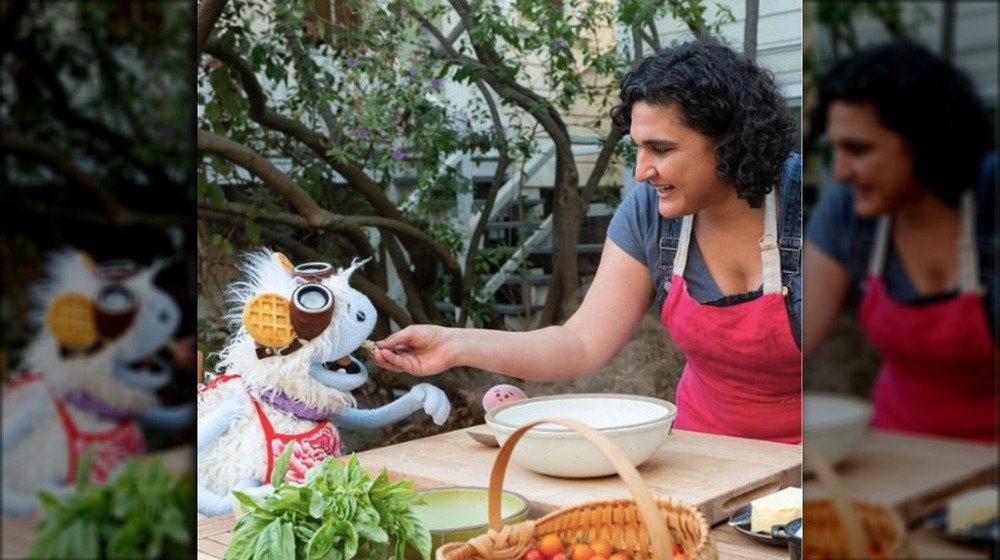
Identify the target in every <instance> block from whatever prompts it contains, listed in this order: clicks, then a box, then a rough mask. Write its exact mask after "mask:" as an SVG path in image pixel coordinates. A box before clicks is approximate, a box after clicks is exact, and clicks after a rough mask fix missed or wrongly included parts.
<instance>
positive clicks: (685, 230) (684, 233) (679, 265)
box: [674, 214, 694, 278]
mask: <svg viewBox="0 0 1000 560" xmlns="http://www.w3.org/2000/svg"><path fill="white" fill-rule="evenodd" d="M693 225H694V214H688V215H686V216H684V217H683V218H681V234H680V242H679V243H678V244H677V253H676V254H675V255H674V274H676V275H678V276H680V277H681V278H683V277H684V268H685V267H686V266H687V261H688V247H689V246H690V245H691V227H692V226H693Z"/></svg>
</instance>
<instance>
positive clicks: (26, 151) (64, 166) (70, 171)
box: [0, 131, 133, 225]
mask: <svg viewBox="0 0 1000 560" xmlns="http://www.w3.org/2000/svg"><path fill="white" fill-rule="evenodd" d="M0 148H3V151H7V152H11V153H15V154H21V155H24V156H27V157H29V158H31V159H33V160H35V161H37V162H39V163H41V164H43V165H45V166H46V167H48V168H50V169H52V170H53V171H55V172H56V173H58V174H59V175H62V176H63V177H64V178H66V179H67V180H68V181H69V182H70V183H73V184H75V185H77V186H79V187H81V188H83V189H84V190H85V191H87V192H89V193H90V194H91V195H93V197H94V198H95V199H96V200H97V203H98V204H99V205H100V206H101V208H102V209H103V210H104V215H105V216H107V218H108V220H109V221H110V222H111V223H112V224H117V225H124V224H125V223H128V222H130V221H131V220H132V218H133V217H132V216H131V213H130V212H129V211H128V209H126V208H125V207H123V206H121V205H120V204H118V201H117V200H115V198H114V197H113V196H111V193H109V192H108V191H107V189H105V188H104V186H103V185H101V184H99V183H98V182H97V181H95V180H94V179H93V178H91V177H90V176H89V175H87V174H86V173H84V172H83V171H82V170H81V169H80V168H78V167H77V166H75V165H73V163H72V162H70V161H69V160H67V159H65V158H64V157H62V156H61V155H60V154H58V153H56V152H55V151H54V150H52V149H50V148H49V147H48V146H47V145H45V144H42V143H41V142H38V141H35V140H33V139H31V138H28V137H26V136H23V135H20V134H17V133H12V132H3V131H0Z"/></svg>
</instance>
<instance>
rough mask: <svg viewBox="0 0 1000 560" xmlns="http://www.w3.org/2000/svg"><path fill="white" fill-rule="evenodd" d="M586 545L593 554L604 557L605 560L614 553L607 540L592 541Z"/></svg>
mask: <svg viewBox="0 0 1000 560" xmlns="http://www.w3.org/2000/svg"><path fill="white" fill-rule="evenodd" d="M588 544H589V545H590V548H592V549H594V554H595V555H597V556H604V557H605V558H607V557H609V556H611V555H612V554H613V553H614V551H615V550H614V548H613V547H612V546H611V543H609V542H608V540H607V539H594V540H592V541H590V542H589V543H588Z"/></svg>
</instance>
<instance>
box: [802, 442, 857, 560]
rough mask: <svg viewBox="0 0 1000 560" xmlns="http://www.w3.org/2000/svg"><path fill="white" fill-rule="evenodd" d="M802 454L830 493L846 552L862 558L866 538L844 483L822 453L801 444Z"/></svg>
mask: <svg viewBox="0 0 1000 560" xmlns="http://www.w3.org/2000/svg"><path fill="white" fill-rule="evenodd" d="M802 454H803V457H804V458H805V459H806V460H807V461H809V464H810V465H812V468H813V470H814V471H816V477H817V479H818V480H819V483H820V485H822V486H825V487H826V490H827V493H828V494H829V495H830V500H831V502H832V503H833V511H834V512H835V513H836V516H837V517H839V518H840V523H841V526H842V527H843V528H844V534H845V540H846V544H847V552H848V554H850V555H851V558H864V557H865V556H866V555H867V552H866V551H865V541H866V539H865V536H864V529H863V528H862V527H861V521H860V520H859V519H858V513H857V510H856V509H855V508H853V507H851V504H850V502H849V501H848V499H847V491H846V490H845V489H844V485H843V484H841V482H840V478H839V477H838V476H837V473H835V472H834V471H833V466H832V465H831V464H830V461H828V460H827V459H826V457H824V456H823V454H822V453H820V452H819V451H817V450H815V449H813V448H812V446H809V445H803V446H802Z"/></svg>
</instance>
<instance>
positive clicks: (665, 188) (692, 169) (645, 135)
mask: <svg viewBox="0 0 1000 560" xmlns="http://www.w3.org/2000/svg"><path fill="white" fill-rule="evenodd" d="M629 134H630V136H631V137H632V141H633V142H634V143H635V145H636V147H637V148H638V153H637V155H636V160H635V179H636V180H637V181H640V182H648V183H649V184H650V186H652V187H653V188H655V189H656V194H657V196H658V197H659V206H658V209H659V212H660V215H661V216H663V217H665V218H677V217H679V216H684V215H687V214H694V213H696V212H698V211H700V210H702V209H704V208H708V207H712V206H715V205H718V204H721V203H722V202H725V201H727V200H729V199H730V198H735V197H736V189H735V188H734V187H733V185H732V184H727V183H724V182H722V180H721V179H719V176H718V175H717V174H716V172H715V165H716V157H715V147H714V146H713V145H712V144H711V142H709V140H708V138H706V137H705V136H703V135H702V134H701V133H700V132H698V131H696V130H694V129H692V128H689V127H687V126H685V125H684V124H683V120H682V118H681V113H680V109H679V108H678V107H677V106H676V105H670V106H667V107H664V106H660V105H651V104H649V103H647V102H645V101H638V102H636V103H635V104H634V105H633V106H632V125H631V128H630V132H629Z"/></svg>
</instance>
